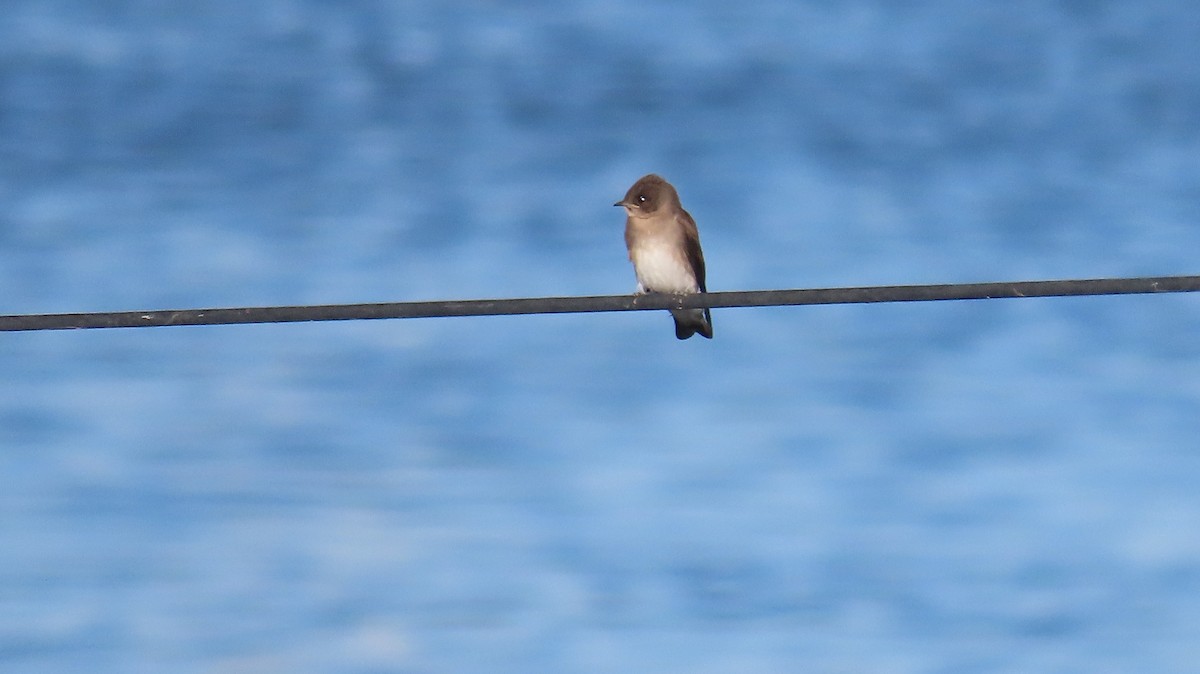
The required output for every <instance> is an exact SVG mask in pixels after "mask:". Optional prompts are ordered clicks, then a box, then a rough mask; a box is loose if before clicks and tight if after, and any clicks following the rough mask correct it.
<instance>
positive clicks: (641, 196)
mask: <svg viewBox="0 0 1200 674" xmlns="http://www.w3.org/2000/svg"><path fill="white" fill-rule="evenodd" d="M638 202H639V203H643V204H644V203H646V195H645V194H639V195H638Z"/></svg>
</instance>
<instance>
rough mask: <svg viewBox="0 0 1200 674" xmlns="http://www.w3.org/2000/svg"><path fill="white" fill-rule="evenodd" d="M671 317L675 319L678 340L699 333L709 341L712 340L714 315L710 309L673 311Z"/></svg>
mask: <svg viewBox="0 0 1200 674" xmlns="http://www.w3.org/2000/svg"><path fill="white" fill-rule="evenodd" d="M671 317H672V318H674V319H675V337H676V338H677V339H687V338H688V337H691V336H692V335H694V334H696V333H697V332H698V333H700V334H701V335H702V336H704V337H705V338H707V339H712V336H713V331H712V314H710V313H709V311H708V309H684V310H682V311H672V312H671Z"/></svg>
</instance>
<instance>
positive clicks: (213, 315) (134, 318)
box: [0, 276, 1200, 332]
mask: <svg viewBox="0 0 1200 674" xmlns="http://www.w3.org/2000/svg"><path fill="white" fill-rule="evenodd" d="M1196 291H1200V276H1157V277H1145V278H1113V279H1084V280H1068V281H1015V282H1006V283H951V284H941V285H908V286H870V287H861V288H812V289H800V290H751V291H742V292H712V293H705V294H700V295H660V294H648V295H599V296H592V297H527V298H515V299H496V300H450V301H440V302H438V301H435V302H389V303H382V304H331V305H310V306H293V307H246V308H234V309H179V310H166V311H118V312H95V313H78V314H26V315H15V316H0V332H17V331H30V330H71V329H81V328H145V327H157V326H168V325H232V324H241V323H295V322H301V321H350V320H365V319H381V318H432V317H439V316H511V315H517V314H565V313H591V312H601V311H647V310H655V309H700V308H704V307H710V308H713V309H718V308H730V307H770V306H798V305H808V304H865V303H877V302H930V301H938V300H979V299H997V298H1006V297H1065V296H1079V295H1135V294H1149V293H1182V292H1196Z"/></svg>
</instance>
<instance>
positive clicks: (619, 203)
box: [613, 201, 625, 206]
mask: <svg viewBox="0 0 1200 674" xmlns="http://www.w3.org/2000/svg"><path fill="white" fill-rule="evenodd" d="M624 205H625V202H624V201H618V202H617V203H615V204H613V206H624Z"/></svg>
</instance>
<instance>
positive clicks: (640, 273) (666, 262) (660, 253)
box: [629, 238, 700, 293]
mask: <svg viewBox="0 0 1200 674" xmlns="http://www.w3.org/2000/svg"><path fill="white" fill-rule="evenodd" d="M629 253H630V257H632V258H633V271H634V274H636V275H637V280H638V284H639V285H640V286H641V287H642V289H644V290H650V291H655V292H660V293H694V292H698V291H699V290H700V286H699V285H698V284H697V283H696V276H695V274H693V273H692V268H691V265H689V264H688V262H687V258H686V256H685V255H684V253H683V250H682V249H681V248H680V246H679V245H678V244H676V243H675V242H673V241H670V240H664V239H661V238H655V239H651V240H649V241H643V242H639V243H638V245H635V246H634V247H633V249H632V250H630V251H629Z"/></svg>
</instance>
